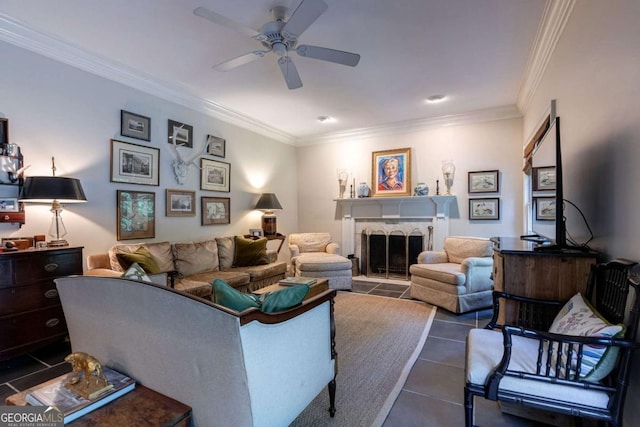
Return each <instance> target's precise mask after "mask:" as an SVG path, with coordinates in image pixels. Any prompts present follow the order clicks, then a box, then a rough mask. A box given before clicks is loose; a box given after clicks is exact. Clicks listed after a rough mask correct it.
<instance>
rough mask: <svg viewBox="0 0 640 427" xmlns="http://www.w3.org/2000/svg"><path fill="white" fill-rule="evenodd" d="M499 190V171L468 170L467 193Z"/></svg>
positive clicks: (495, 191) (496, 191)
mask: <svg viewBox="0 0 640 427" xmlns="http://www.w3.org/2000/svg"><path fill="white" fill-rule="evenodd" d="M498 192H500V171H499V170H490V171H473V172H469V193H470V194H472V193H498Z"/></svg>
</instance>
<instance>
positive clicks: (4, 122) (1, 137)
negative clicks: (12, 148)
mask: <svg viewBox="0 0 640 427" xmlns="http://www.w3.org/2000/svg"><path fill="white" fill-rule="evenodd" d="M8 143H9V119H4V118H0V144H8Z"/></svg>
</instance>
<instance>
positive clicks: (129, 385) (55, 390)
mask: <svg viewBox="0 0 640 427" xmlns="http://www.w3.org/2000/svg"><path fill="white" fill-rule="evenodd" d="M103 370H104V374H105V376H106V377H107V380H108V381H109V383H111V384H113V388H111V389H109V390H106V391H105V392H104V393H103V394H101V395H99V396H97V397H96V398H95V399H91V400H89V399H85V398H84V397H82V396H80V395H78V394H76V393H74V392H73V391H71V390H69V389H68V388H66V387H65V386H64V385H65V383H66V382H68V381H69V378H70V377H71V376H72V375H73V374H72V373H69V374H67V375H63V376H61V377H60V378H58V379H57V380H56V381H54V382H48V383H44V384H42V385H40V386H36V387H33V388H32V389H30V390H29V391H28V392H27V395H26V400H27V403H28V404H30V405H32V406H55V407H57V408H58V410H60V411H61V412H62V413H63V414H64V423H65V424H67V423H70V422H71V421H73V420H75V419H78V418H80V417H81V416H83V415H85V414H88V413H89V412H91V411H94V410H96V409H98V408H100V407H101V406H104V405H106V404H107V403H109V402H111V401H113V400H115V399H117V398H119V397H120V396H123V395H125V394H127V393H129V392H130V391H131V390H133V389H134V388H135V386H136V382H135V380H133V379H132V378H129V377H128V376H126V375H123V374H121V373H119V372H116V371H114V370H113V369H110V368H107V367H103Z"/></svg>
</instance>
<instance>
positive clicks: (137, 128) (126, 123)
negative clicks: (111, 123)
mask: <svg viewBox="0 0 640 427" xmlns="http://www.w3.org/2000/svg"><path fill="white" fill-rule="evenodd" d="M120 135H122V136H128V137H130V138H136V139H142V140H143V141H151V119H150V118H149V117H145V116H141V115H140V114H135V113H131V112H129V111H124V110H120Z"/></svg>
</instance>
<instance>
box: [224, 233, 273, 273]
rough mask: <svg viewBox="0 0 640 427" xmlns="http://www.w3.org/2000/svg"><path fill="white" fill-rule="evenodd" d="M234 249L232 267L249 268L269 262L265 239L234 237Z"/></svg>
mask: <svg viewBox="0 0 640 427" xmlns="http://www.w3.org/2000/svg"><path fill="white" fill-rule="evenodd" d="M235 247H236V248H235V253H234V256H233V266H234V267H249V266H253V265H264V264H268V263H269V260H268V259H267V238H266V237H262V238H260V239H257V240H252V239H245V238H244V237H240V236H236V238H235Z"/></svg>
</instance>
